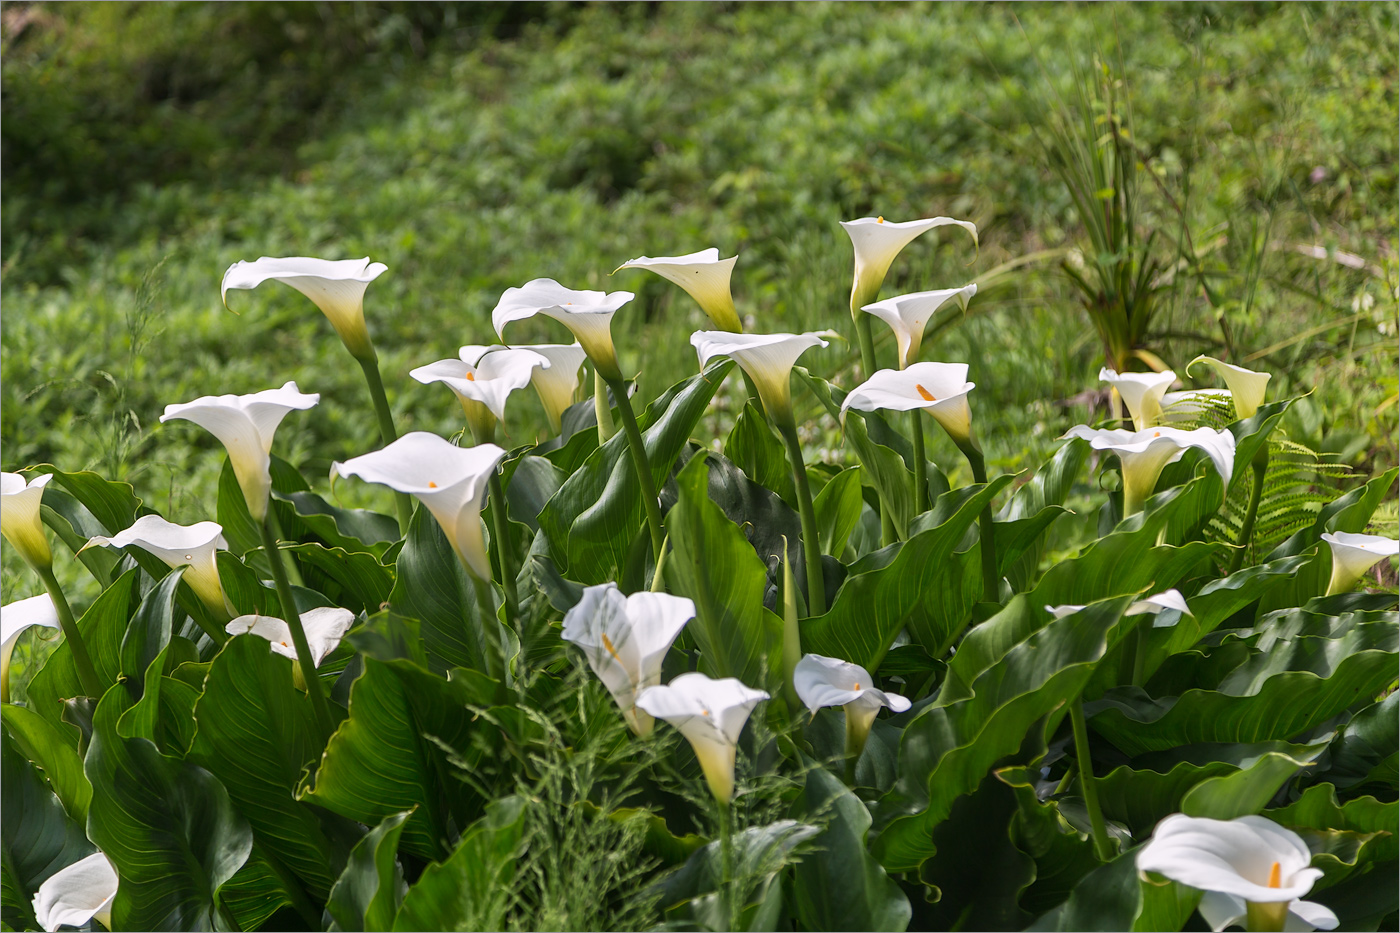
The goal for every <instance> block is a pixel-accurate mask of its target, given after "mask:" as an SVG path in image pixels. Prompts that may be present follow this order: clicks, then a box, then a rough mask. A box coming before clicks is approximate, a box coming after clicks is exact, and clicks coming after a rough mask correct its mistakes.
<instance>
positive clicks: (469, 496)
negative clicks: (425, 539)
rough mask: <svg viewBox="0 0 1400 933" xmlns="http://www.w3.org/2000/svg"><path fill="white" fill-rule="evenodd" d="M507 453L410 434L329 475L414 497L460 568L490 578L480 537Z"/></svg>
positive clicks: (335, 466)
mask: <svg viewBox="0 0 1400 933" xmlns="http://www.w3.org/2000/svg"><path fill="white" fill-rule="evenodd" d="M505 455H506V452H505V451H504V450H502V449H501V448H500V447H497V446H496V445H495V444H477V445H476V446H475V447H458V446H457V445H456V444H452V443H450V442H448V441H445V440H443V439H442V438H440V437H438V436H437V435H436V434H429V433H427V432H426V431H413V432H410V433H408V434H405V435H404V436H403V437H401V438H399V439H398V440H396V441H394V443H392V444H390V445H389V446H388V447H385V448H384V449H383V450H376V451H374V452H373V453H367V454H364V455H363V456H359V457H355V458H353V459H351V460H347V461H345V462H344V463H335V464H332V465H331V476H332V477H335V476H358V477H359V478H360V479H362V480H364V481H365V482H367V483H378V484H380V485H382V486H388V487H389V488H390V489H394V490H397V491H398V492H404V493H408V494H409V495H411V496H415V497H416V498H417V499H418V501H419V502H421V503H423V506H424V508H426V509H427V510H428V511H429V512H431V513H432V515H433V517H434V518H435V519H437V522H438V524H439V525H441V526H442V530H443V533H445V534H446V535H447V540H448V541H449V542H450V543H451V544H452V548H453V550H455V551H456V552H457V556H458V557H459V558H460V559H461V561H462V564H463V566H465V567H466V568H467V570H468V571H470V572H471V574H472V575H473V576H475V577H477V578H478V579H480V580H485V581H487V582H489V581H490V580H491V559H490V557H489V556H488V555H487V553H486V539H485V538H484V537H483V536H482V533H481V505H482V500H483V499H484V498H485V497H486V488H487V484H488V483H489V482H490V479H491V474H492V473H494V472H495V470H496V465H497V464H498V463H500V462H501V458H503V457H504V456H505Z"/></svg>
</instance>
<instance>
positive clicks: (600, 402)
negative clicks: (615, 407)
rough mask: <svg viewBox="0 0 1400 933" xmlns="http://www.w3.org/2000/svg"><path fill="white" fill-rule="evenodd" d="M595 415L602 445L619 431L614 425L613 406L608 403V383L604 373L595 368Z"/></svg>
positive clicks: (599, 440)
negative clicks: (604, 378)
mask: <svg viewBox="0 0 1400 933" xmlns="http://www.w3.org/2000/svg"><path fill="white" fill-rule="evenodd" d="M593 415H594V417H595V418H597V420H598V446H599V447H602V446H603V445H604V444H606V443H607V442H608V441H610V440H612V436H613V435H614V434H616V433H617V428H616V427H614V426H613V420H612V406H611V405H609V404H608V384H607V382H605V381H604V380H603V374H602V373H600V372H598V370H597V368H596V367H595V368H594V370H593Z"/></svg>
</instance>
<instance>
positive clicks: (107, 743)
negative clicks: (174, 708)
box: [84, 685, 253, 930]
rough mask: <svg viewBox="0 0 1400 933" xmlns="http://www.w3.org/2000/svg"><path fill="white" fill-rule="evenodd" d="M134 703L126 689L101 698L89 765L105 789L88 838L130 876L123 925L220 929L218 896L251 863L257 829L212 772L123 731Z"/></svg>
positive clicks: (120, 893) (121, 892)
mask: <svg viewBox="0 0 1400 933" xmlns="http://www.w3.org/2000/svg"><path fill="white" fill-rule="evenodd" d="M130 703H131V699H130V694H129V693H128V692H127V691H126V689H125V688H124V687H122V686H120V685H118V686H116V687H113V688H111V689H110V690H108V691H107V693H106V694H105V695H104V696H103V697H102V700H101V701H100V702H99V703H98V704H97V709H96V711H95V712H94V714H93V722H92V744H91V745H90V746H89V747H88V753H87V758H86V760H85V761H84V769H85V771H86V773H87V776H88V780H89V781H91V782H92V784H93V787H94V788H101V792H98V793H94V794H93V798H92V806H91V808H90V809H89V811H88V825H87V832H88V837H89V838H90V839H92V841H93V842H94V843H96V844H97V846H98V848H100V849H101V850H102V851H103V852H104V853H106V855H107V858H109V859H110V860H111V862H112V864H113V865H114V866H115V867H116V869H117V874H119V875H120V876H121V885H120V887H118V889H117V896H116V900H115V901H114V902H113V904H112V925H113V928H114V929H119V930H120V929H140V930H213V929H215V911H216V908H215V900H214V898H215V893H216V892H217V891H218V889H219V886H220V885H222V884H223V883H224V882H225V881H227V880H228V879H230V878H232V877H233V875H234V873H235V872H237V871H238V869H239V868H241V867H242V866H243V863H244V861H245V860H246V859H247V857H248V854H249V852H250V851H251V849H252V846H253V834H252V833H251V832H250V831H249V829H248V824H247V823H246V822H244V821H243V818H242V817H240V816H239V815H238V813H237V811H236V810H234V808H233V804H232V802H231V801H230V800H229V797H228V793H227V791H225V790H224V786H223V785H222V784H220V783H219V781H218V779H217V778H215V777H214V776H213V775H212V774H210V773H209V772H208V771H205V770H204V769H203V768H200V767H198V766H196V765H194V764H191V763H189V762H182V761H177V760H175V759H171V758H167V757H165V756H164V755H162V754H161V753H160V751H159V750H158V749H157V748H156V746H155V745H154V744H152V743H151V742H150V741H148V740H146V739H140V738H135V739H125V738H122V737H121V736H120V735H118V734H117V729H116V726H117V720H118V719H119V718H120V717H121V715H122V713H124V712H125V711H126V709H127V708H128V707H129V705H130Z"/></svg>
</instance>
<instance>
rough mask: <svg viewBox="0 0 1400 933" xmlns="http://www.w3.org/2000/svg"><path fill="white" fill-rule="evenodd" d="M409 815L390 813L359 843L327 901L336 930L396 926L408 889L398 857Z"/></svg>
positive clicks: (365, 932) (363, 931)
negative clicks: (401, 838) (395, 919)
mask: <svg viewBox="0 0 1400 933" xmlns="http://www.w3.org/2000/svg"><path fill="white" fill-rule="evenodd" d="M408 817H409V814H408V813H394V814H390V815H389V816H386V817H385V818H384V819H383V820H382V821H381V822H380V823H379V825H378V826H376V827H374V829H371V830H370V831H369V832H368V833H367V834H366V835H365V837H364V838H363V839H361V840H360V841H359V842H357V843H355V848H354V849H352V850H351V851H350V858H349V860H348V861H347V862H346V864H345V871H343V872H341V875H340V877H339V878H338V879H336V882H335V887H334V888H333V889H332V890H331V894H330V899H329V900H327V901H326V913H328V914H330V915H331V920H332V921H333V922H332V923H331V927H330V928H331V929H332V930H337V931H339V930H346V931H355V933H380V931H385V930H391V929H393V924H394V915H395V914H397V913H398V911H399V904H401V903H402V902H403V896H404V892H405V891H406V890H407V889H408V885H406V884H405V883H404V880H403V868H402V867H400V865H399V857H398V856H399V840H400V837H401V836H402V835H403V830H404V823H405V822H406V821H407V820H408ZM422 929H424V930H429V929H434V927H422ZM438 929H447V928H446V927H440V928H438Z"/></svg>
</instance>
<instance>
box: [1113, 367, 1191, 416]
mask: <svg viewBox="0 0 1400 933" xmlns="http://www.w3.org/2000/svg"><path fill="white" fill-rule="evenodd" d="M1099 378H1100V379H1102V380H1103V381H1104V382H1107V383H1108V384H1109V385H1111V386H1113V388H1115V389H1117V390H1118V394H1119V395H1121V396H1122V397H1123V404H1124V405H1127V406H1128V413H1129V414H1130V415H1132V417H1133V427H1135V428H1137V429H1138V430H1139V431H1142V430H1145V429H1146V428H1150V427H1152V426H1153V425H1155V424H1157V423H1158V422H1160V421H1161V420H1162V397H1163V396H1164V395H1166V393H1167V389H1169V388H1170V387H1171V384H1172V383H1173V382H1175V381H1176V373H1174V372H1172V371H1171V370H1170V369H1168V370H1166V371H1165V372H1160V373H1118V372H1114V371H1113V370H1111V369H1109V368H1108V367H1104V368H1103V369H1101V370H1099Z"/></svg>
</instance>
